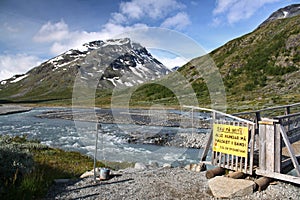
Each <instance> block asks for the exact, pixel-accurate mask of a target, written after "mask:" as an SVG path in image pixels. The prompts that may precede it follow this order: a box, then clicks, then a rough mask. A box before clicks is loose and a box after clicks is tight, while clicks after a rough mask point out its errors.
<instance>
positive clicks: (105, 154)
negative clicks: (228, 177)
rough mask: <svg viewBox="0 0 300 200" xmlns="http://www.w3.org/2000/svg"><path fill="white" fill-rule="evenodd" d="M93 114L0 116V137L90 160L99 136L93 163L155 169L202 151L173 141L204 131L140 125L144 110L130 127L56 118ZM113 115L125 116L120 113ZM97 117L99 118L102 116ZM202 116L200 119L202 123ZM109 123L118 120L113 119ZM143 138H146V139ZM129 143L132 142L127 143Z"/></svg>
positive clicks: (42, 110)
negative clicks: (157, 140)
mask: <svg viewBox="0 0 300 200" xmlns="http://www.w3.org/2000/svg"><path fill="white" fill-rule="evenodd" d="M99 110H101V112H100V113H102V114H103V113H104V114H105V113H107V112H110V111H109V110H102V109H98V111H99ZM94 111H95V110H94ZM94 111H91V110H89V109H87V110H84V109H72V108H34V109H32V110H30V111H28V112H23V113H16V114H10V115H2V116H0V134H1V135H27V136H28V138H30V139H38V140H40V141H41V142H42V143H43V144H47V145H49V146H51V147H59V148H62V149H64V150H72V151H79V152H81V153H84V154H86V155H89V156H94V154H95V146H96V145H95V144H96V143H95V141H96V136H97V134H98V142H97V159H98V160H109V161H121V162H122V161H127V162H142V163H146V164H147V163H151V162H157V163H158V164H159V165H163V164H166V163H167V164H171V165H173V166H183V165H186V164H188V163H197V162H199V158H200V155H201V152H202V149H201V146H199V148H190V147H189V144H186V145H182V146H180V145H178V144H179V142H178V141H176V138H177V139H178V138H180V137H185V136H189V135H190V136H193V137H188V139H190V138H192V139H193V138H195V136H201V137H202V138H205V136H206V135H207V134H206V133H207V132H208V129H205V128H200V127H196V128H195V127H189V126H186V125H185V126H186V127H181V126H180V124H179V125H178V124H177V125H176V126H175V125H174V124H172V123H173V122H175V121H176V120H173V121H172V120H167V121H171V122H164V124H157V122H158V121H162V120H161V119H160V118H150V121H149V119H148V118H147V119H146V120H148V121H149V122H150V123H148V124H144V123H141V122H142V121H143V120H141V118H143V117H145V115H141V114H140V113H143V112H144V111H137V110H135V111H134V112H135V117H136V116H141V117H136V119H137V121H139V122H140V123H134V122H133V121H131V120H129V123H126V121H127V120H124V117H121V118H120V119H123V121H122V122H120V121H119V122H118V121H117V122H115V121H112V120H106V121H102V122H101V123H100V125H101V126H100V128H99V125H98V124H99V121H97V120H96V121H95V120H94V121H93V120H82V119H79V118H77V117H75V118H73V117H74V116H73V115H72V116H73V117H72V118H71V119H69V118H67V117H66V116H69V115H67V114H64V115H61V116H64V117H58V116H57V114H58V113H69V114H70V113H74V112H75V113H77V114H78V113H89V112H90V114H89V115H88V116H92V117H91V118H93V114H94ZM102 111H103V112H102ZM118 112H119V113H123V114H124V111H122V110H119V111H118ZM176 112H177V113H178V112H179V111H167V113H169V114H170V115H173V114H174V113H176ZM49 113H52V114H53V113H55V115H56V116H55V117H53V115H52V117H51V116H50V115H49ZM125 114H126V112H125ZM45 115H49V116H48V117H47V116H45ZM101 116H102V117H103V116H104V115H101ZM107 116H108V115H107ZM110 117H111V115H110ZM207 117H208V116H202V117H201V119H204V118H207ZM104 118H105V117H104ZM113 118H114V119H115V118H118V117H116V115H114V116H113ZM131 118H132V117H131ZM133 118H134V117H133ZM157 119H159V120H157ZM155 120H156V121H155ZM160 123H161V122H160ZM185 124H187V123H185ZM97 125H98V126H97ZM145 135H148V137H145ZM166 135H167V137H165V138H166V141H165V143H164V142H161V143H158V144H157V143H155V138H157V137H158V138H160V137H161V136H166ZM182 135H184V136H182ZM129 138H131V139H132V140H131V141H130V140H129ZM173 140H174V141H173ZM172 141H173V144H172ZM167 142H168V143H167ZM192 143H197V141H196V140H194V139H193V141H192Z"/></svg>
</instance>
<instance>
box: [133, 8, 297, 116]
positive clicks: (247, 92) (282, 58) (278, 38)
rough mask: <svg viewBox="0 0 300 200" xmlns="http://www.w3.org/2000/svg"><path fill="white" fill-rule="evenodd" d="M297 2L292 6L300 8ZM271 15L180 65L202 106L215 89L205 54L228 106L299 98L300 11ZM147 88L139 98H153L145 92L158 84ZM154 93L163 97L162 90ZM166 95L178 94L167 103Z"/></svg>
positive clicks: (254, 105) (239, 107)
mask: <svg viewBox="0 0 300 200" xmlns="http://www.w3.org/2000/svg"><path fill="white" fill-rule="evenodd" d="M294 7H295V6H294ZM299 7H300V6H297V8H298V9H296V10H295V9H294V11H296V12H299ZM281 11H282V10H281ZM283 11H284V12H286V11H285V10H283ZM278 12H279V11H277V13H278ZM271 17H272V20H270V19H268V20H266V21H265V22H264V23H263V24H262V25H260V26H259V27H258V28H257V29H256V30H254V31H253V32H251V33H249V34H247V35H244V36H242V37H239V38H237V39H234V40H232V41H230V42H228V43H226V44H225V45H223V46H221V47H220V48H218V49H216V50H214V51H212V52H211V53H209V55H206V56H203V57H198V58H195V59H193V60H191V61H190V62H188V63H187V64H186V65H184V66H183V67H181V68H180V69H179V70H178V71H179V72H180V73H181V74H182V75H184V77H185V79H186V80H188V81H189V83H188V84H190V85H192V86H193V88H194V90H195V93H196V95H197V98H198V100H199V104H200V105H203V106H206V107H207V106H210V104H211V102H210V96H209V95H211V92H212V91H210V92H209V91H208V88H207V81H206V80H204V79H203V74H201V72H200V71H201V70H202V69H209V68H210V65H211V63H210V62H208V64H207V63H206V60H207V57H210V58H211V59H212V60H213V61H214V63H215V65H216V66H217V68H218V69H219V71H220V74H221V76H222V79H223V83H224V86H225V90H226V98H227V103H228V105H229V108H228V109H229V110H234V111H239V110H247V109H257V108H260V107H262V106H269V105H274V104H284V103H292V102H299V100H300V87H299V86H300V26H299V24H300V16H299V15H293V14H291V15H290V17H287V18H283V17H282V16H281V15H279V16H278V18H277V19H275V17H274V14H273V15H271ZM173 78H174V73H173V74H170V75H169V76H167V77H166V78H164V79H163V80H164V81H166V82H168V81H169V82H171V81H172V79H173ZM186 85H187V84H186ZM181 87H182V86H181ZM144 88H147V89H143V88H141V89H139V90H138V91H137V92H136V93H138V94H139V96H140V97H139V99H146V100H150V99H149V98H148V97H147V95H146V94H147V91H149V90H151V89H150V88H153V90H154V88H155V85H148V87H146V86H144ZM155 95H156V96H164V95H161V93H159V92H158V93H156V94H155ZM141 96H142V97H141ZM133 97H134V95H133ZM166 99H169V100H171V99H174V94H173V95H169V96H164V99H163V102H166Z"/></svg>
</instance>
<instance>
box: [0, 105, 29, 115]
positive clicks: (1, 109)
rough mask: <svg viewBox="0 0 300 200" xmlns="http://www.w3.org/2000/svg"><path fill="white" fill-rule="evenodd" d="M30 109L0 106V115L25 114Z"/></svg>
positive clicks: (18, 106) (17, 106) (16, 106)
mask: <svg viewBox="0 0 300 200" xmlns="http://www.w3.org/2000/svg"><path fill="white" fill-rule="evenodd" d="M31 109H32V108H31V107H24V106H20V105H0V115H8V114H14V113H21V112H27V111H30V110H31Z"/></svg>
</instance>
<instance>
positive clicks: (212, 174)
mask: <svg viewBox="0 0 300 200" xmlns="http://www.w3.org/2000/svg"><path fill="white" fill-rule="evenodd" d="M223 174H225V169H224V168H222V167H216V168H213V169H210V170H207V171H206V174H205V176H206V178H207V179H211V178H213V177H215V176H219V175H223Z"/></svg>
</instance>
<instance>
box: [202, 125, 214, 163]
mask: <svg viewBox="0 0 300 200" xmlns="http://www.w3.org/2000/svg"><path fill="white" fill-rule="evenodd" d="M212 139H213V128H211V131H210V133H209V136H208V140H207V143H206V145H205V147H204V149H203V152H202V155H201V159H200V161H205V160H206V157H207V154H208V151H209V148H210V146H211V142H212Z"/></svg>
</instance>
